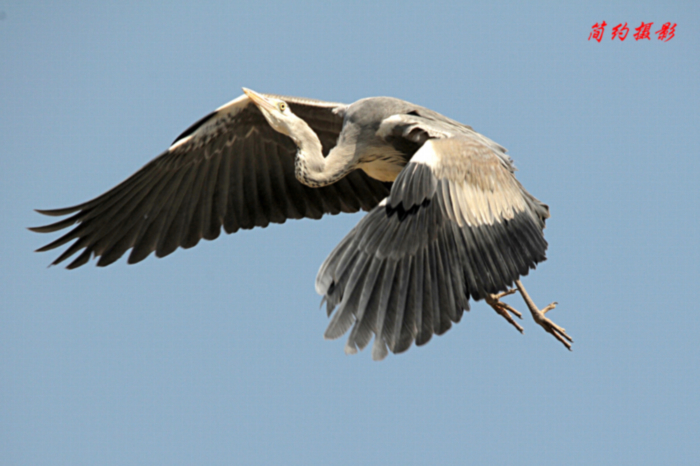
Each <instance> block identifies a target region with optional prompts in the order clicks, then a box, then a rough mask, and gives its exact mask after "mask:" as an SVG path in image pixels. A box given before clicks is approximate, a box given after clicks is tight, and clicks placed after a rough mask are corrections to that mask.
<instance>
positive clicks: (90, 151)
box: [0, 0, 700, 466]
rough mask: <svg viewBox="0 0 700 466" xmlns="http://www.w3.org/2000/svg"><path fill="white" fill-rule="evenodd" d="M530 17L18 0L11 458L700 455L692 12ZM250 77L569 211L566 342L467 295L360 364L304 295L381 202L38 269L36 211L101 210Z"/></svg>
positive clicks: (8, 27)
mask: <svg viewBox="0 0 700 466" xmlns="http://www.w3.org/2000/svg"><path fill="white" fill-rule="evenodd" d="M292 3H294V4H293V5H292ZM527 3H528V4H527V5H523V4H519V3H498V2H489V4H488V6H484V5H479V4H471V3H469V2H458V1H451V2H442V1H436V0H432V1H429V2H426V1H420V2H413V1H400V2H399V1H396V2H365V3H362V2H359V3H358V2H330V1H323V2H315V3H314V2H290V3H289V4H287V3H284V4H283V3H281V2H280V3H277V2H264V1H257V0H256V1H247V2H236V1H227V2H218V3H209V2H163V3H160V4H156V3H147V2H114V3H111V4H108V3H107V2H84V3H80V2H52V3H51V4H49V2H41V3H40V2H25V1H23V2H19V1H8V0H0V141H2V144H0V167H1V169H0V200H1V201H2V202H0V214H1V215H0V237H1V238H2V241H1V242H0V464H3V465H33V466H37V465H57V464H66V465H72V466H77V465H97V464H99V465H181V464H182V465H186V464H202V465H204V464H206V465H230V464H274V465H280V464H290V465H306V464H337V465H362V464H382V465H388V464H405V465H413V464H415V465H418V464H421V465H425V464H444V465H462V464H536V465H549V464H556V465H560V464H567V465H591V464H614V465H619V464H634V465H640V464H674V465H682V464H700V441H699V439H700V395H699V393H700V388H699V387H700V372H699V370H700V349H699V347H698V343H697V341H698V335H699V334H700V312H699V311H698V279H699V278H700V266H699V265H698V264H699V260H700V247H699V246H698V239H699V237H700V235H699V231H700V230H699V227H700V184H699V183H698V178H699V175H700V158H699V156H698V150H699V148H700V129H699V127H700V4H698V2H693V1H686V2H664V1H660V0H654V1H644V2H638V1H635V2H607V1H606V2H581V5H579V6H572V5H568V3H569V2H527ZM565 3H566V4H567V5H566V6H564V4H565ZM584 4H585V6H584ZM601 21H605V22H606V23H607V24H608V26H607V28H606V30H605V35H604V38H603V40H602V42H600V43H598V42H595V41H593V40H591V41H588V40H587V39H588V35H589V33H590V32H591V26H592V25H593V24H594V23H598V22H601ZM642 21H644V22H653V23H654V25H653V27H652V40H650V41H647V40H645V41H635V40H634V38H633V37H632V34H634V28H635V27H637V26H639V25H640V23H641V22H642ZM668 21H670V22H672V23H677V24H678V26H677V28H676V37H674V38H673V39H672V40H670V41H669V42H666V43H663V42H660V41H658V40H657V39H656V35H655V34H654V31H657V30H658V29H659V28H660V26H661V25H662V24H663V23H665V22H668ZM625 22H627V23H628V27H629V28H630V34H629V36H628V37H627V39H626V40H625V41H624V42H620V41H618V40H616V41H612V40H611V29H612V27H613V26H614V25H617V24H618V23H625ZM241 86H246V87H250V88H252V89H254V90H257V91H260V92H271V93H279V94H288V95H299V96H307V97H315V98H319V99H325V100H334V101H341V102H352V101H354V100H356V99H359V98H362V97H367V96H376V95H390V96H395V97H400V98H404V99H406V100H410V101H412V102H415V103H417V104H421V105H424V106H427V107H430V108H432V109H434V110H437V111H439V112H441V113H443V114H445V115H447V116H449V117H452V118H454V119H457V120H459V121H461V122H464V123H466V124H469V125H472V126H473V127H474V128H475V129H476V130H477V131H479V132H481V133H483V134H485V135H487V136H488V137H490V138H492V139H494V140H495V141H497V142H499V143H500V144H502V145H504V146H505V147H507V148H508V149H509V153H510V155H511V156H512V157H513V159H514V160H515V163H516V165H517V167H518V168H519V171H518V172H517V176H518V179H519V180H520V181H521V182H522V183H523V184H524V185H525V186H526V187H527V189H528V190H530V191H531V192H532V193H533V194H535V195H536V196H537V197H539V198H540V199H542V200H543V201H545V202H547V203H548V204H549V205H550V207H551V211H552V218H551V219H550V221H549V222H548V224H547V229H546V230H545V233H546V237H547V240H548V241H549V245H550V246H549V250H548V258H549V259H548V260H547V261H546V262H545V263H543V264H541V265H540V267H538V269H537V270H536V271H534V272H533V273H531V274H530V275H529V276H528V277H526V278H525V279H524V284H525V285H526V287H527V288H528V291H530V294H531V295H532V296H533V298H534V300H535V301H536V302H537V303H538V304H539V305H540V306H544V305H546V304H547V303H549V302H550V301H554V300H556V301H558V302H559V303H560V305H559V307H557V309H556V310H555V311H553V312H552V313H551V317H552V319H553V320H554V321H555V322H557V323H559V324H561V325H562V326H564V327H566V329H567V331H568V332H569V333H570V334H571V335H572V336H573V337H574V340H575V344H574V349H573V352H568V351H566V350H565V349H564V347H563V346H562V345H561V344H559V343H558V342H556V341H555V340H554V338H552V337H551V336H550V335H548V334H546V333H545V332H544V331H543V330H542V329H541V328H540V327H538V326H536V325H535V324H534V322H533V321H532V319H531V317H530V316H529V314H526V315H525V319H524V321H523V322H522V323H523V325H524V327H525V334H524V335H520V334H519V333H518V332H516V331H515V330H514V329H513V328H512V327H511V326H510V325H508V324H507V323H506V322H505V321H504V320H503V319H502V318H501V317H499V316H498V315H496V313H495V312H493V310H491V309H490V308H489V307H487V306H486V305H485V304H483V303H477V304H474V305H473V306H472V310H471V312H469V313H468V314H465V316H464V318H463V319H462V322H461V323H460V324H458V325H456V326H454V327H453V328H452V329H451V330H450V331H449V332H448V333H447V334H445V335H443V336H442V337H435V338H433V339H432V341H431V342H430V343H429V344H428V345H426V346H423V347H420V348H416V347H413V348H411V349H410V350H409V351H408V352H406V353H404V354H401V355H390V356H389V357H388V358H387V359H386V360H384V361H382V362H379V363H377V362H373V361H372V360H371V355H370V352H369V351H364V352H362V353H360V354H359V355H355V356H346V355H345V354H344V353H343V346H344V343H345V339H344V338H343V339H341V340H338V341H330V342H329V341H325V340H324V339H323V332H324V330H325V327H326V325H327V323H328V320H327V319H326V317H325V313H324V312H323V311H321V310H319V302H320V297H319V296H317V295H316V293H315V291H314V278H315V275H316V272H317V270H318V267H319V266H320V264H321V263H322V261H323V260H324V258H325V257H326V255H327V254H328V253H329V252H330V251H331V250H332V248H333V246H334V245H335V244H337V243H338V241H339V240H340V239H341V238H342V237H343V236H344V235H345V234H346V233H347V232H348V231H349V230H350V229H351V228H352V227H353V226H354V225H355V224H356V223H357V222H358V221H359V219H360V218H361V216H362V215H363V214H355V215H340V216H336V217H327V218H324V219H323V220H321V221H312V220H303V221H289V222H287V223H286V224H284V225H273V226H271V227H269V228H267V229H264V230H261V229H257V230H253V231H244V232H240V233H237V234H235V235H232V236H227V235H223V236H222V237H220V238H219V239H218V240H216V241H213V242H202V243H200V244H199V245H198V246H197V247H196V248H194V249H191V250H187V251H183V250H179V251H177V252H176V253H174V254H172V255H171V256H168V257H167V258H164V259H155V258H153V257H151V258H149V259H147V260H145V261H144V262H141V263H139V264H137V265H132V266H128V265H126V263H125V260H124V259H122V260H121V261H119V262H118V263H116V264H113V265H112V266H110V267H107V268H96V267H95V266H94V263H91V264H89V265H87V266H84V267H82V268H80V269H79V270H75V271H67V270H65V269H63V268H59V267H51V268H47V267H46V266H47V264H49V263H50V262H51V261H52V260H53V259H54V258H55V257H56V256H57V254H56V253H55V252H52V253H44V254H35V253H34V252H32V251H33V250H34V249H36V248H37V247H39V246H42V245H43V244H45V243H46V242H48V241H49V240H51V239H53V238H56V237H57V236H56V235H39V234H36V233H32V232H29V231H28V230H26V227H29V226H36V225H40V224H44V223H46V222H47V221H51V219H50V218H48V217H43V216H41V215H39V214H37V213H35V212H33V210H32V209H34V208H57V207H65V206H68V205H73V204H76V203H80V202H83V201H85V200H88V199H90V198H92V197H94V196H96V195H98V194H101V193H102V192H104V191H105V190H107V189H108V188H110V187H112V186H114V185H115V184H117V183H118V182H120V181H122V180H123V179H124V178H126V177H127V176H128V175H130V174H131V173H133V172H134V171H135V170H137V169H138V168H139V167H141V166H142V165H144V164H145V163H146V162H148V161H149V160H150V159H151V158H153V157H154V156H156V155H158V154H159V153H160V152H161V151H163V150H164V149H165V148H167V146H168V145H169V143H170V142H171V141H172V140H173V138H174V137H175V136H177V135H178V134H179V133H180V132H181V131H182V130H184V129H185V128H187V127H188V126H189V125H190V124H191V123H193V122H194V121H196V120H197V119H199V118H200V117H201V116H203V115H205V114H207V113H208V112H209V111H211V110H212V109H214V108H216V107H218V106H219V105H221V104H223V103H225V102H227V101H229V100H231V99H233V98H235V97H237V96H238V95H240V94H241V91H240V88H241ZM508 301H509V302H510V303H511V304H513V305H514V306H515V307H516V308H518V309H520V310H522V311H526V308H525V306H524V304H523V302H522V300H521V299H520V298H519V297H517V296H515V297H511V298H508Z"/></svg>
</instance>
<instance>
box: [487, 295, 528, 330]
mask: <svg viewBox="0 0 700 466" xmlns="http://www.w3.org/2000/svg"><path fill="white" fill-rule="evenodd" d="M516 291H517V290H515V289H512V290H508V291H504V292H503V293H499V294H490V295H487V296H486V298H485V299H486V303H487V304H488V305H489V306H491V307H492V308H493V310H494V311H496V313H497V314H498V315H500V316H502V317H503V318H504V319H506V320H507V321H508V322H509V323H510V324H511V325H512V326H513V327H515V328H516V329H517V330H518V332H520V333H523V328H522V327H521V326H520V324H518V323H517V322H516V321H515V320H513V316H511V315H510V313H511V312H512V313H513V314H515V315H516V316H517V317H518V319H522V318H523V315H522V314H521V313H520V312H519V311H517V310H516V309H514V308H513V307H511V306H509V305H508V304H506V303H504V302H502V301H501V298H503V297H504V296H508V295H511V294H513V293H515V292H516Z"/></svg>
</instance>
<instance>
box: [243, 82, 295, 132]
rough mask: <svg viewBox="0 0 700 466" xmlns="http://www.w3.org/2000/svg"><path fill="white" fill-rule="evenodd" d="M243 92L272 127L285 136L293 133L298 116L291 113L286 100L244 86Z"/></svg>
mask: <svg viewBox="0 0 700 466" xmlns="http://www.w3.org/2000/svg"><path fill="white" fill-rule="evenodd" d="M243 92H245V95H247V96H248V98H249V99H250V100H251V101H252V102H253V103H254V104H255V105H256V106H257V107H258V109H260V112H261V113H262V114H263V116H264V117H265V119H266V120H267V122H268V123H270V126H272V129H274V130H275V131H277V132H280V133H282V134H284V135H286V136H291V135H292V134H293V132H294V127H295V126H296V125H297V124H298V122H299V121H300V118H299V117H297V116H296V115H294V113H292V111H291V110H290V108H289V105H288V104H287V102H285V101H284V100H282V99H277V98H274V97H270V96H265V95H262V94H258V93H257V92H255V91H252V90H250V89H246V88H245V87H244V88H243Z"/></svg>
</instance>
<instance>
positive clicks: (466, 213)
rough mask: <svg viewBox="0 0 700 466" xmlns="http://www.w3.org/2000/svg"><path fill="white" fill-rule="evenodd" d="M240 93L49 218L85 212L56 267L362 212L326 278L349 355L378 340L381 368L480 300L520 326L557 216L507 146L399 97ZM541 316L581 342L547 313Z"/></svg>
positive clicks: (319, 286)
mask: <svg viewBox="0 0 700 466" xmlns="http://www.w3.org/2000/svg"><path fill="white" fill-rule="evenodd" d="M244 91H245V95H243V96H241V97H239V98H237V99H235V100H233V101H231V102H229V103H228V104H226V105H224V106H222V107H220V108H219V109H217V110H216V111H215V112H212V113H211V114H209V115H208V116H207V117H205V118H203V119H201V120H199V121H198V122H197V123H195V124H194V125H192V126H191V127H190V128H188V129H187V130H186V131H185V132H184V133H182V134H181V135H180V136H179V137H178V138H177V139H176V140H175V141H174V142H173V144H172V145H171V147H170V148H169V149H168V150H167V151H166V152H165V153H163V154H161V155H160V156H159V157H157V158H156V159H154V160H153V161H151V162H150V163H148V164H147V165H146V166H144V167H143V168H142V169H141V170H139V171H138V172H137V173H135V174H134V175H132V176H131V177H130V178H129V179H127V180H126V181H124V182H123V183H121V184H120V185H118V186H117V187H115V188H113V189H112V190H110V191H108V192H107V193H105V194H103V195H102V196H99V197H97V198H96V199H94V200H92V201H89V202H87V203H84V204H81V205H78V206H75V207H71V208H67V209H57V210H51V211H40V212H42V213H44V214H47V215H67V214H71V213H74V215H72V216H71V217H69V218H67V219H65V220H63V221H60V222H57V223H55V224H52V225H48V226H45V227H38V228H34V229H33V230H34V231H39V232H50V231H56V230H59V229H62V228H66V227H68V226H71V225H73V224H75V223H78V226H76V227H75V228H74V229H72V230H71V231H69V232H68V233H67V234H65V235H64V236H62V237H61V238H59V239H58V240H56V241H54V242H53V243H51V244H49V245H47V246H45V247H43V248H41V249H40V251H44V250H48V249H53V248H55V247H58V246H60V245H63V244H65V243H67V242H69V241H71V240H74V239H75V240H76V241H75V242H74V243H73V244H72V245H71V246H70V247H69V248H68V249H67V250H66V251H65V252H64V253H63V254H62V255H61V256H59V258H58V259H56V261H54V264H57V263H59V262H61V261H63V260H64V259H66V258H68V257H69V256H71V255H73V254H74V253H76V252H78V251H80V250H81V249H83V252H82V253H81V254H79V256H78V257H77V258H76V259H75V260H74V261H73V262H72V263H71V264H69V266H68V267H69V268H74V267H78V266H80V265H83V264H84V263H86V262H87V261H88V260H89V259H90V257H91V256H93V255H94V256H99V257H100V259H99V261H98V265H108V264H110V263H112V262H114V261H115V260H117V259H118V258H119V257H121V256H122V255H123V254H124V252H126V251H127V250H128V249H132V252H131V254H130V256H129V262H130V263H133V262H138V261H140V260H143V259H144V258H145V257H146V256H148V255H149V254H150V252H152V251H155V252H156V255H158V256H159V257H162V256H165V255H167V254H169V253H171V252H173V251H174V250H175V249H176V248H177V247H178V246H182V247H184V248H187V247H192V246H194V245H195V244H197V242H198V241H199V240H200V239H201V238H205V239H214V238H216V237H218V235H219V233H220V230H221V227H222V226H223V228H224V229H225V230H226V232H228V233H233V232H235V231H237V230H238V229H240V228H244V229H247V228H253V227H255V226H261V227H264V226H267V225H268V224H269V223H270V222H273V223H283V222H284V221H286V219H287V218H302V217H310V218H320V217H321V216H322V215H323V214H324V213H332V214H335V213H339V212H356V211H358V210H360V209H362V210H366V211H370V212H369V214H368V215H367V216H365V217H364V218H363V219H362V220H361V221H360V223H359V224H358V225H357V227H355V229H353V230H352V232H350V234H348V236H347V237H346V238H345V239H344V240H343V241H342V242H341V243H340V244H339V245H338V246H337V247H336V249H335V250H334V251H333V252H332V253H331V255H330V256H329V257H328V258H327V259H326V261H325V262H324V264H323V265H322V266H321V269H320V271H319V274H318V277H317V281H316V290H317V291H318V292H319V293H320V294H321V295H323V296H324V299H325V300H326V301H327V303H328V313H329V315H331V313H333V312H334V311H335V314H334V315H333V318H332V320H331V323H330V325H329V327H328V330H327V331H326V336H327V337H328V338H336V337H339V336H341V335H342V334H344V333H345V332H346V331H347V330H349V329H350V327H351V326H352V327H353V329H352V331H351V333H350V337H349V339H348V345H347V346H346V351H347V352H355V351H356V350H357V349H358V348H359V349H362V348H364V347H365V346H366V345H367V344H368V343H369V341H370V340H371V337H372V336H373V335H374V336H375V343H374V347H373V350H372V354H373V357H374V358H375V359H381V358H383V357H384V356H385V355H386V353H387V348H388V349H389V350H391V351H393V352H401V351H404V350H405V349H407V348H408V347H409V346H410V345H411V343H412V342H414V341H415V342H416V343H417V344H419V345H420V344H423V343H426V342H427V341H428V340H429V339H430V338H431V336H432V335H433V334H435V333H437V334H442V333H443V332H445V331H446V330H447V329H449V328H450V326H451V323H452V322H458V321H459V320H460V318H461V315H462V313H463V311H464V310H468V309H469V303H468V301H469V299H470V298H472V299H475V300H479V299H486V300H487V301H488V302H489V304H490V305H491V306H493V307H494V309H495V310H496V311H497V312H498V313H499V314H501V315H503V317H505V318H506V319H507V320H508V321H509V322H510V323H512V324H513V325H514V326H516V328H518V329H519V330H521V331H522V328H521V327H520V326H519V325H517V324H516V323H515V322H514V321H513V320H512V318H511V316H510V314H509V312H513V313H515V314H516V315H519V314H518V313H517V311H515V310H514V309H512V308H510V307H509V306H507V305H505V304H503V303H501V302H500V301H499V300H498V298H499V297H500V296H501V295H496V294H497V293H499V292H503V291H505V290H507V289H508V288H509V287H510V286H512V284H513V283H514V282H515V283H516V284H517V285H518V287H519V288H521V286H522V284H521V283H520V282H519V277H520V276H523V275H526V274H527V273H528V271H529V270H530V269H531V268H534V267H535V265H536V264H537V263H538V262H540V261H543V260H544V259H545V250H546V247H547V243H546V241H545V240H544V237H543V235H542V230H543V228H544V225H545V220H546V219H547V218H548V217H549V210H548V208H547V206H546V205H544V204H542V203H541V202H540V201H538V200H537V199H536V198H534V197H533V196H532V195H530V194H529V193H528V192H527V191H526V190H525V189H524V188H523V187H522V185H520V183H519V182H518V181H517V180H516V179H515V176H514V167H513V164H512V162H511V160H510V158H509V157H508V156H507V155H506V151H505V149H504V148H503V147H501V146H500V145H498V144H496V143H495V142H493V141H491V140H490V139H488V138H486V137H484V136H482V135H480V134H479V133H476V132H475V131H474V130H473V129H472V128H471V127H469V126H466V125H463V124H461V123H459V122H456V121H454V120H451V119H449V118H447V117H444V116H443V115H440V114H439V113H437V112H434V111H432V110H429V109H426V108H423V107H420V106H417V105H414V104H411V103H409V102H406V101H403V100H399V99H394V98H389V97H375V98H367V99H362V100H359V101H357V102H355V103H353V104H350V105H344V104H338V103H332V102H322V101H316V100H312V99H301V98H293V97H280V96H274V95H265V94H258V93H255V92H253V91H250V90H247V89H244ZM521 292H524V289H522V288H521ZM529 307H530V308H531V310H532V312H533V315H535V314H536V311H537V312H540V311H539V310H536V309H533V308H532V306H529ZM545 312H546V311H545ZM535 319H536V321H537V322H538V323H540V325H543V327H545V330H547V331H549V332H550V333H553V334H554V335H555V336H556V337H557V338H558V339H559V340H560V341H562V342H563V343H564V344H566V345H567V346H569V345H568V343H566V341H565V340H564V339H562V338H561V337H562V335H563V336H564V337H566V339H568V336H567V335H566V334H565V333H564V331H563V329H561V328H559V327H556V326H555V325H554V324H553V323H551V322H550V321H549V320H548V319H546V318H544V314H543V313H541V312H540V315H539V317H538V315H535ZM568 340H570V339H568Z"/></svg>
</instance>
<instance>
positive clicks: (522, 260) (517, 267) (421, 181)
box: [316, 137, 549, 359]
mask: <svg viewBox="0 0 700 466" xmlns="http://www.w3.org/2000/svg"><path fill="white" fill-rule="evenodd" d="M548 217H549V211H548V208H547V206H545V205H544V204H542V203H541V202H539V201H538V200H537V199H535V198H534V197H533V196H532V195H530V194H529V193H528V192H527V191H525V189H524V188H523V187H522V186H521V185H520V183H519V182H518V181H517V180H516V179H515V177H514V176H513V173H512V172H511V170H510V166H509V164H508V163H506V162H504V160H503V159H501V158H500V157H499V156H498V155H497V154H495V153H494V151H493V149H492V148H491V147H489V146H488V145H486V144H485V143H483V142H482V141H481V140H479V138H463V137H457V138H447V139H430V140H428V141H427V142H426V143H425V144H423V146H422V147H421V148H420V149H419V150H418V151H417V152H416V153H415V155H414V156H413V158H412V159H411V161H410V162H409V163H408V165H406V167H405V168H404V169H403V171H402V172H401V173H400V174H399V176H398V177H397V178H396V180H395V181H394V184H393V186H392V189H391V194H390V196H389V197H388V198H387V199H386V200H385V201H383V202H382V203H380V204H379V206H377V207H376V208H375V209H374V210H372V211H371V212H370V213H369V214H367V216H365V217H364V218H363V219H362V220H361V221H360V223H359V224H358V225H357V226H356V227H355V228H354V229H353V230H352V232H350V234H348V236H346V237H345V239H343V241H342V242H341V243H340V244H339V245H338V246H337V247H336V249H335V250H334V251H333V252H332V253H331V254H330V256H329V257H328V258H327V259H326V261H325V262H324V264H323V265H322V266H321V269H320V270H319V273H318V277H317V279H316V290H317V291H318V292H319V294H321V295H324V299H325V300H326V301H327V302H328V314H329V315H331V314H332V313H333V312H335V314H334V315H333V318H332V319H331V322H330V324H329V326H328V329H327V330H326V337H327V338H338V337H340V336H342V335H343V334H344V333H345V332H346V331H348V330H349V329H350V328H351V327H352V330H351V332H350V336H349V338H348V343H347V346H346V352H348V353H354V352H356V351H357V349H358V348H359V349H363V348H364V347H366V346H367V345H368V344H369V341H370V340H371V338H372V335H375V339H374V347H373V349H372V356H373V358H374V359H382V358H383V357H385V356H386V354H387V346H388V349H389V350H391V351H392V352H394V353H398V352H401V351H405V350H406V349H408V348H409V347H410V345H411V344H412V343H413V341H415V342H416V344H417V345H422V344H425V343H427V342H428V340H430V338H431V337H432V335H433V334H442V333H444V332H446V331H447V330H448V329H449V328H450V327H451V325H452V322H459V320H460V318H461V316H462V313H463V312H464V310H468V309H469V298H472V299H474V300H478V299H482V298H484V297H485V296H486V294H487V293H489V294H490V293H497V292H499V291H503V290H505V289H507V288H508V287H509V286H511V285H512V283H513V281H514V280H515V279H517V278H518V277H520V276H522V275H526V274H527V273H528V271H529V269H531V268H534V267H535V265H536V264H537V263H538V262H541V261H543V260H545V250H546V248H547V242H546V241H545V239H544V237H543V234H542V229H543V228H544V222H545V219H546V218H548Z"/></svg>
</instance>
